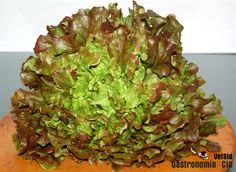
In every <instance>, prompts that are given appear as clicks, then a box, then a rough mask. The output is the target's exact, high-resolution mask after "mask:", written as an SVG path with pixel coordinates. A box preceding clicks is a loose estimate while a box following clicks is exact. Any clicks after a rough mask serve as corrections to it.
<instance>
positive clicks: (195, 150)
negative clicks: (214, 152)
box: [190, 146, 208, 160]
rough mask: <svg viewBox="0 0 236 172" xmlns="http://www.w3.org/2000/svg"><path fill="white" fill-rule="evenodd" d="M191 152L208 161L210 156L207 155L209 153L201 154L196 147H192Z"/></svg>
mask: <svg viewBox="0 0 236 172" xmlns="http://www.w3.org/2000/svg"><path fill="white" fill-rule="evenodd" d="M190 150H191V152H192V153H193V154H194V155H197V156H198V157H199V158H201V159H205V160H207V159H208V154H207V152H205V151H203V152H199V151H198V150H197V148H196V147H195V146H191V147H190Z"/></svg>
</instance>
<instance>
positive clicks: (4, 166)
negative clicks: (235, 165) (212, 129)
mask: <svg viewBox="0 0 236 172" xmlns="http://www.w3.org/2000/svg"><path fill="white" fill-rule="evenodd" d="M14 132H15V125H14V123H13V121H12V116H11V115H10V114H8V115H6V116H5V117H4V118H3V119H2V120H0V172H45V171H46V170H43V169H42V168H41V167H40V166H39V165H38V164H37V163H36V162H35V161H31V160H24V159H23V158H21V157H20V156H18V155H17V153H16V150H15V145H14V144H13V143H12V134H13V133H14ZM209 139H210V140H212V141H217V142H219V144H220V145H221V147H222V150H221V152H222V153H232V154H233V157H234V155H235V149H236V139H235V133H234V131H233V129H232V127H231V125H230V123H229V122H228V123H227V124H226V125H225V126H224V127H222V128H220V129H218V135H212V136H210V137H209ZM208 156H209V159H208V160H202V159H200V158H199V157H198V156H189V157H187V158H186V159H184V160H183V161H188V162H189V161H203V162H206V161H214V162H216V165H217V168H210V169H209V168H208V169H207V168H172V165H171V162H169V161H165V162H163V163H160V164H157V165H156V167H153V168H144V167H142V168H136V167H135V168H127V167H126V168H123V169H122V172H154V171H155V172H157V171H158V172H212V171H214V172H226V171H227V169H228V168H222V160H215V159H214V153H212V152H208ZM229 161H232V160H229ZM75 171H78V172H79V171H80V172H111V171H112V169H111V167H110V166H108V165H105V164H102V165H89V164H88V163H87V162H83V163H80V164H78V163H76V162H74V161H73V160H71V159H65V161H63V163H62V164H61V165H60V167H59V168H58V169H56V170H50V172H75Z"/></svg>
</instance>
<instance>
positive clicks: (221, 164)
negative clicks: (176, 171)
mask: <svg viewBox="0 0 236 172" xmlns="http://www.w3.org/2000/svg"><path fill="white" fill-rule="evenodd" d="M190 151H191V152H192V154H193V155H197V156H198V157H199V159H200V160H199V161H172V168H208V169H209V168H212V169H216V168H225V169H228V168H232V166H233V155H232V154H229V153H215V154H214V155H212V154H211V155H212V156H213V157H211V158H210V160H209V155H208V154H207V152H206V151H199V150H198V149H197V148H196V147H195V146H191V147H190Z"/></svg>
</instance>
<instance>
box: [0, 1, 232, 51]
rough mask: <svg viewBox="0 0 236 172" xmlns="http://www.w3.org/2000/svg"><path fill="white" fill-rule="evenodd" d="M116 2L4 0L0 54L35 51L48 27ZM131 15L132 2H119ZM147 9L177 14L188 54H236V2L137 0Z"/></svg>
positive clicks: (1, 4) (0, 15) (1, 3)
mask: <svg viewBox="0 0 236 172" xmlns="http://www.w3.org/2000/svg"><path fill="white" fill-rule="evenodd" d="M109 2H116V1H114V0H96V1H95V0H0V51H32V49H33V47H34V44H35V42H36V39H37V37H38V36H39V35H40V34H46V25H57V24H58V23H59V22H60V21H61V20H62V19H63V18H64V16H66V15H67V16H70V15H71V14H72V13H76V12H77V10H78V9H80V8H91V7H93V6H101V5H104V6H106V7H107V5H108V3H109ZM117 2H118V3H119V7H121V8H122V9H123V11H124V14H127V11H128V10H127V9H128V7H132V1H131V0H123V1H118V0H117ZM137 2H138V3H139V4H140V5H142V6H144V7H145V8H146V9H153V10H154V11H156V12H157V13H158V14H160V15H162V16H166V15H167V14H170V13H173V14H175V15H176V17H177V19H178V20H179V21H180V23H181V24H182V25H184V31H183V33H182V42H183V48H184V49H183V50H184V52H185V53H206V52H207V53H212V52H213V53H219V52H220V53H224V52H226V53H235V52H236V0H195V1H194V0H137Z"/></svg>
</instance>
